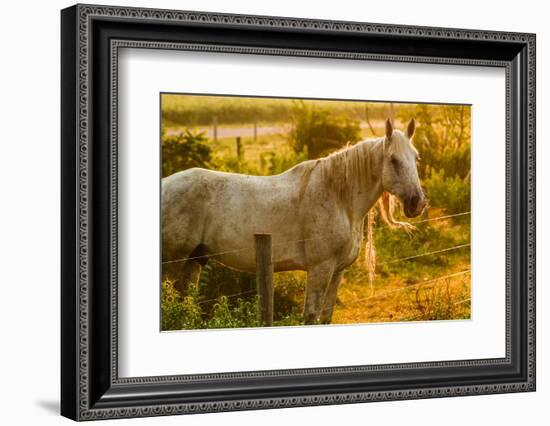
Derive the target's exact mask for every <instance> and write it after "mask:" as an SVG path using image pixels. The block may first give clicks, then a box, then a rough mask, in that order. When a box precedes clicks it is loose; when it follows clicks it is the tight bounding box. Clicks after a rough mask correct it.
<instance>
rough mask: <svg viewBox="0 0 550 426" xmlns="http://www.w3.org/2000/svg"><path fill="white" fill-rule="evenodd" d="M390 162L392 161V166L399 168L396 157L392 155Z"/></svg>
mask: <svg viewBox="0 0 550 426" xmlns="http://www.w3.org/2000/svg"><path fill="white" fill-rule="evenodd" d="M390 161H391V164H392V166H394V167H395V168H398V167H399V160H398V159H397V157H396V156H395V155H392V156H391V157H390Z"/></svg>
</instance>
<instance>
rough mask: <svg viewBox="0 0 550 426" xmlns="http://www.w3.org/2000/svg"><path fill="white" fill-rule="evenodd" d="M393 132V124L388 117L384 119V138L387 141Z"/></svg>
mask: <svg viewBox="0 0 550 426" xmlns="http://www.w3.org/2000/svg"><path fill="white" fill-rule="evenodd" d="M392 134H393V125H392V124H391V121H390V119H389V118H388V119H387V120H386V138H387V139H388V141H390V140H391V135H392Z"/></svg>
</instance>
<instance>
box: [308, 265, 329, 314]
mask: <svg viewBox="0 0 550 426" xmlns="http://www.w3.org/2000/svg"><path fill="white" fill-rule="evenodd" d="M332 272H333V265H332V263H322V264H320V265H317V266H315V267H312V268H311V269H309V270H308V271H307V287H306V300H305V305H304V320H305V323H306V324H307V325H310V324H317V323H318V321H319V315H320V313H321V307H322V303H323V296H324V294H325V290H326V288H327V285H328V283H329V281H330V278H331V277H332Z"/></svg>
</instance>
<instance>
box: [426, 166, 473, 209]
mask: <svg viewBox="0 0 550 426" xmlns="http://www.w3.org/2000/svg"><path fill="white" fill-rule="evenodd" d="M424 187H425V189H426V192H427V196H428V198H429V200H430V205H432V206H434V207H442V208H444V209H445V211H446V212H447V213H450V214H454V213H463V212H469V211H470V179H469V178H468V177H467V178H465V179H462V178H461V177H460V176H458V175H455V176H454V177H447V176H446V173H445V170H444V169H441V170H440V171H439V172H437V171H435V170H433V169H430V177H429V178H428V179H425V180H424Z"/></svg>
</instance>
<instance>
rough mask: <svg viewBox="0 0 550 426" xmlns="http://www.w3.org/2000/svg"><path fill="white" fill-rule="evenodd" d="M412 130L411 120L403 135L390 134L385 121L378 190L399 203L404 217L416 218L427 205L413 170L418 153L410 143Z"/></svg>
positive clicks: (391, 126) (401, 133) (413, 125)
mask: <svg viewBox="0 0 550 426" xmlns="http://www.w3.org/2000/svg"><path fill="white" fill-rule="evenodd" d="M414 128H415V123H414V119H413V120H411V121H410V123H409V125H408V126H407V130H406V131H405V132H402V131H400V130H394V129H393V125H392V124H391V122H390V120H386V137H385V139H384V169H383V173H382V186H383V189H384V191H387V192H389V193H390V194H393V195H395V196H396V197H397V198H398V199H399V200H400V201H401V203H402V204H403V206H404V211H405V215H406V216H407V217H416V216H418V215H419V214H420V213H422V210H424V208H425V207H426V205H427V203H428V201H427V199H426V197H425V195H424V192H423V191H422V188H421V186H420V180H419V178H418V170H417V168H416V163H417V162H418V160H419V157H418V151H417V150H416V149H415V147H414V146H413V144H412V141H411V139H412V137H413V135H414Z"/></svg>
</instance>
